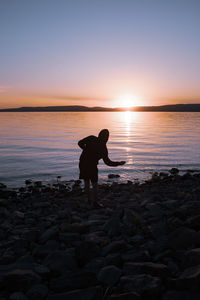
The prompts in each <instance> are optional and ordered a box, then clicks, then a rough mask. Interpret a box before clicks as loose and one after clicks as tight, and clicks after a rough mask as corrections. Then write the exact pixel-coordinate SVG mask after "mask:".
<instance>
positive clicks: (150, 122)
mask: <svg viewBox="0 0 200 300" xmlns="http://www.w3.org/2000/svg"><path fill="white" fill-rule="evenodd" d="M103 128H108V129H109V131H110V139H109V141H108V144H107V146H108V150H109V157H110V158H111V159H112V160H125V161H126V162H127V163H126V164H125V165H124V166H120V167H117V168H114V167H112V168H111V167H108V166H106V165H104V164H103V162H100V164H99V178H100V181H101V182H103V181H106V180H107V175H108V174H109V173H114V174H119V175H120V180H133V179H137V178H138V179H139V180H144V179H147V178H149V177H150V172H153V171H167V170H169V169H170V168H172V167H178V168H179V169H180V170H182V171H186V170H188V169H192V170H200V113H198V112H197V113H190V112H182V113H175V112H169V113H168V112H50V113H49V112H30V113H21V112H17V113H15V112H10V113H1V114H0V182H2V183H5V184H8V186H13V187H14V186H21V185H23V184H24V181H25V179H33V180H45V181H52V180H56V178H57V176H62V179H63V180H70V179H78V175H79V172H78V161H79V156H80V154H81V149H79V147H78V145H77V142H78V141H79V140H80V139H82V138H84V137H86V136H88V135H97V134H98V132H99V131H100V130H101V129H103Z"/></svg>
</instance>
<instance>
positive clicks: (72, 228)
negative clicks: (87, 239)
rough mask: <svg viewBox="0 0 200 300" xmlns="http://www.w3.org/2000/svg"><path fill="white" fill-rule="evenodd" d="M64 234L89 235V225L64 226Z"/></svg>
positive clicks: (73, 224)
mask: <svg viewBox="0 0 200 300" xmlns="http://www.w3.org/2000/svg"><path fill="white" fill-rule="evenodd" d="M61 231H62V232H72V233H80V234H83V233H87V232H88V231H89V224H88V223H72V224H67V223H65V224H62V226H61Z"/></svg>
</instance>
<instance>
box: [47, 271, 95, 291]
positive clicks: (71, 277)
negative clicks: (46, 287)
mask: <svg viewBox="0 0 200 300" xmlns="http://www.w3.org/2000/svg"><path fill="white" fill-rule="evenodd" d="M96 283H97V280H96V275H95V273H94V272H91V271H87V270H77V271H68V272H65V274H64V275H62V276H60V277H57V278H55V279H52V280H51V281H50V290H52V291H54V292H56V293H63V292H67V291H71V290H75V289H83V288H89V287H91V286H94V285H96Z"/></svg>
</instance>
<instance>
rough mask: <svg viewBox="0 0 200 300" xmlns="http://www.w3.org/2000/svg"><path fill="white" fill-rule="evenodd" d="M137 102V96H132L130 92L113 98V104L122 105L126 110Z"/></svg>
mask: <svg viewBox="0 0 200 300" xmlns="http://www.w3.org/2000/svg"><path fill="white" fill-rule="evenodd" d="M139 102H140V100H139V98H138V97H137V96H133V95H131V94H125V95H121V96H120V97H118V98H117V99H116V100H115V105H116V106H117V107H123V108H126V109H127V110H128V109H130V108H132V107H134V106H137V105H138V104H139Z"/></svg>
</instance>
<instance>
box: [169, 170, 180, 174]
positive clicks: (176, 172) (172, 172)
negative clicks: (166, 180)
mask: <svg viewBox="0 0 200 300" xmlns="http://www.w3.org/2000/svg"><path fill="white" fill-rule="evenodd" d="M169 172H170V173H171V174H172V175H177V174H178V173H179V169H177V168H171V170H169Z"/></svg>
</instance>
